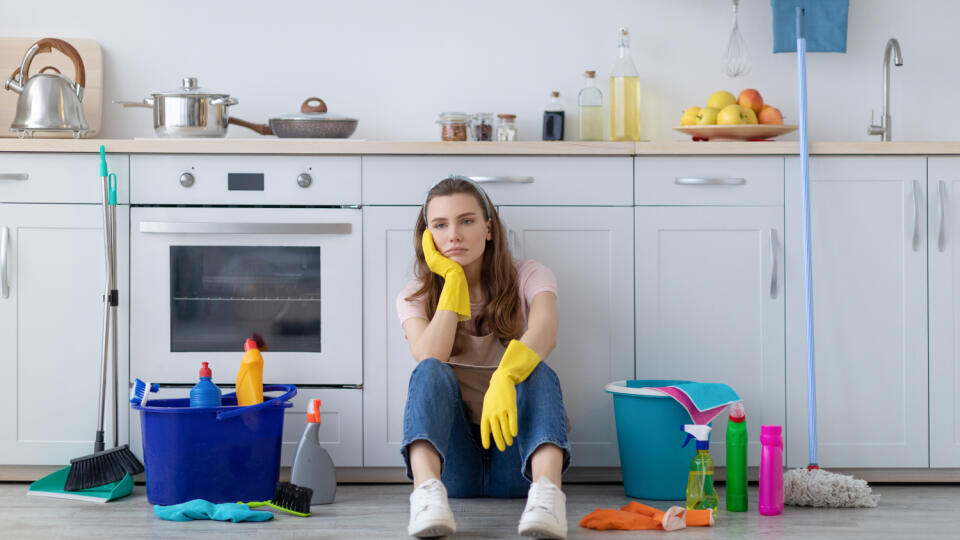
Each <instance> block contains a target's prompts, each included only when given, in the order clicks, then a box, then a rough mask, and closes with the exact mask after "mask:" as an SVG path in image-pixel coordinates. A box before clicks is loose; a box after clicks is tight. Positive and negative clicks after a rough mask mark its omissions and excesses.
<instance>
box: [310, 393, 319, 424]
mask: <svg viewBox="0 0 960 540" xmlns="http://www.w3.org/2000/svg"><path fill="white" fill-rule="evenodd" d="M307 422H309V423H311V424H319V423H320V400H319V399H312V400H310V408H309V409H308V410H307Z"/></svg>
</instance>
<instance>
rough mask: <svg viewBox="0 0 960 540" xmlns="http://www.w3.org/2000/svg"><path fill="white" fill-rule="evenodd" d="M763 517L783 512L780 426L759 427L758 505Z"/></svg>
mask: <svg viewBox="0 0 960 540" xmlns="http://www.w3.org/2000/svg"><path fill="white" fill-rule="evenodd" d="M757 507H758V509H759V510H760V513H761V514H762V515H764V516H775V515H777V514H779V513H780V512H783V438H782V437H781V435H780V426H760V504H759V505H757Z"/></svg>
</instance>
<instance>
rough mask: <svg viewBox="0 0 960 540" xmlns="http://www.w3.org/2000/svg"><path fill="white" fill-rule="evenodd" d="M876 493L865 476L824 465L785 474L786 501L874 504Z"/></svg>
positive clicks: (853, 505) (823, 504)
mask: <svg viewBox="0 0 960 540" xmlns="http://www.w3.org/2000/svg"><path fill="white" fill-rule="evenodd" d="M879 498H880V496H879V495H874V494H873V493H872V490H871V489H870V486H869V485H867V481H866V480H860V479H858V478H854V477H852V476H849V475H846V474H838V473H832V472H828V471H825V470H823V469H813V470H808V469H792V470H789V471H787V472H785V473H784V474H783V502H784V504H789V505H792V506H817V507H830V508H874V507H875V506H877V500H878V499H879Z"/></svg>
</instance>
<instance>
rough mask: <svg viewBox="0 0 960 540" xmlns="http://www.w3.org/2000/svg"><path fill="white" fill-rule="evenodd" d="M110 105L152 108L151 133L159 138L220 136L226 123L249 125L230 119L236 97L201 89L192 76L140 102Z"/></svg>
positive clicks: (224, 130) (123, 102)
mask: <svg viewBox="0 0 960 540" xmlns="http://www.w3.org/2000/svg"><path fill="white" fill-rule="evenodd" d="M114 103H118V104H120V105H123V106H124V107H144V108H147V109H153V130H154V131H155V132H156V133H157V135H159V136H161V137H223V136H224V135H226V134H227V125H228V124H237V125H241V126H244V127H249V126H248V125H247V124H250V123H249V122H244V121H242V120H237V119H235V118H231V117H230V106H231V105H236V104H237V103H239V101H238V100H237V98H235V97H231V96H230V95H229V94H224V93H222V92H212V91H209V90H206V89H204V88H201V87H199V86H197V79H196V78H195V77H187V78H185V79H183V85H182V86H181V87H180V88H176V89H174V90H171V91H169V92H157V93H155V94H150V97H146V98H144V99H143V101H115V102H114ZM250 125H255V124H250ZM251 129H254V130H256V128H251Z"/></svg>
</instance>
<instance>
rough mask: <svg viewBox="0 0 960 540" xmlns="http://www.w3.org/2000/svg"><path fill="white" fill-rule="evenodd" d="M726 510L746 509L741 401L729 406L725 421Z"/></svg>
mask: <svg viewBox="0 0 960 540" xmlns="http://www.w3.org/2000/svg"><path fill="white" fill-rule="evenodd" d="M726 492H727V493H726V499H727V511H728V512H746V511H747V415H746V413H745V412H744V409H743V402H739V403H734V404H733V405H732V406H731V408H730V420H729V421H728V422H727V489H726Z"/></svg>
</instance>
